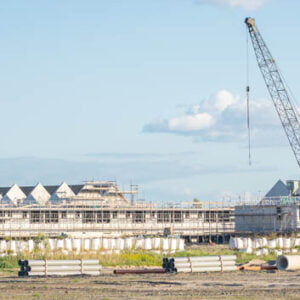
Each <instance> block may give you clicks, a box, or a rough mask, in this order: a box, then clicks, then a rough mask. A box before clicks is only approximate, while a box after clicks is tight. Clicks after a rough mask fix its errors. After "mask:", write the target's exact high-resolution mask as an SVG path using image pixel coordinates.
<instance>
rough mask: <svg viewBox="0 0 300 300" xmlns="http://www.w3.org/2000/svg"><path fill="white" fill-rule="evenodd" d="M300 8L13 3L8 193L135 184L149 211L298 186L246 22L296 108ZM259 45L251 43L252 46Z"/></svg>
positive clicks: (3, 178)
mask: <svg viewBox="0 0 300 300" xmlns="http://www.w3.org/2000/svg"><path fill="white" fill-rule="evenodd" d="M299 9H300V3H299V1H293V0H287V1H279V0H269V1H266V0H253V1H249V0H248V1H246V0H163V1H162V0H151V1H138V0H126V1H125V0H123V1H121V0H112V1H96V0H94V1H91V0H87V1H76V0H72V1H67V0H64V1H58V0H51V1H38V0H36V1H31V0H27V1H21V0H19V1H18V0H15V1H6V2H4V3H2V4H1V6H0V36H1V47H0V66H1V69H0V70H1V71H0V81H1V89H0V103H1V125H2V126H1V130H0V137H1V141H2V143H1V148H0V182H1V185H10V184H13V183H15V182H16V183H18V184H35V183H37V182H42V183H44V184H57V183H60V182H61V181H67V182H68V183H79V182H82V181H84V180H89V179H103V180H106V179H107V180H111V179H114V180H115V179H116V180H117V181H118V182H119V183H120V185H123V184H124V185H126V184H130V183H131V182H133V183H137V184H139V185H140V187H141V197H143V198H146V199H147V200H151V201H159V202H170V201H176V202H180V201H189V200H191V199H193V198H194V197H197V198H199V199H201V200H203V201H208V200H213V201H215V200H218V199H222V197H223V196H224V195H233V197H236V196H237V195H239V194H242V195H243V194H244V193H246V192H251V193H258V192H260V193H265V192H266V191H267V190H268V189H269V188H270V187H271V186H272V185H273V184H274V183H275V181H277V179H279V178H282V179H297V178H298V179H299V176H298V174H299V167H298V166H297V164H296V161H295V159H294V157H293V154H292V151H291V149H290V148H289V146H288V142H287V139H286V137H285V136H284V133H283V130H282V128H281V127H280V122H279V119H278V117H277V116H276V113H275V110H274V108H273V105H272V102H271V100H270V98H269V95H268V92H267V90H266V87H265V86H264V82H263V80H262V77H261V75H260V73H259V70H258V67H257V65H256V61H255V58H254V53H253V51H252V47H250V85H251V102H252V104H251V109H252V114H251V121H252V125H251V126H252V143H253V149H252V157H253V164H252V166H251V167H249V166H248V161H247V159H248V154H247V139H246V135H245V126H246V118H245V116H246V111H245V92H244V90H245V84H246V83H245V77H246V75H245V74H246V29H245V25H244V23H243V21H244V19H245V17H247V16H253V17H255V18H256V20H257V23H258V27H259V29H260V31H261V33H262V35H263V37H264V38H265V40H266V42H267V44H268V46H269V47H270V50H271V52H272V53H273V55H274V57H275V58H276V59H277V61H278V64H279V67H280V69H281V70H282V72H283V73H284V75H285V78H286V80H287V81H288V83H289V86H290V87H291V89H292V90H293V93H294V94H295V96H296V98H297V97H299V95H300V86H299V84H298V78H299V70H300V62H299V48H300V43H299V42H300V39H299V38H298V37H299V36H300V34H299V33H300V32H299V31H300V26H299V25H300V20H299V18H298V12H299ZM250 46H251V45H250Z"/></svg>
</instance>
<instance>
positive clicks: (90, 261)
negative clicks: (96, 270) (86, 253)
mask: <svg viewBox="0 0 300 300" xmlns="http://www.w3.org/2000/svg"><path fill="white" fill-rule="evenodd" d="M24 262H25V265H28V266H44V265H45V264H46V262H45V260H37V259H32V260H25V261H24ZM81 263H82V265H98V264H99V261H98V260H97V259H83V260H82V262H81V260H80V259H72V260H67V259H66V260H47V265H48V266H61V265H64V266H66V265H68V266H69V265H81Z"/></svg>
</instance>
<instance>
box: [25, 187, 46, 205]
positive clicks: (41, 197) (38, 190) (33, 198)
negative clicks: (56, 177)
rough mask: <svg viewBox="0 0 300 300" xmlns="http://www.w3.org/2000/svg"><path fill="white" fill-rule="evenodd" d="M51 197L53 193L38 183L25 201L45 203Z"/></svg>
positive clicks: (28, 202)
mask: <svg viewBox="0 0 300 300" xmlns="http://www.w3.org/2000/svg"><path fill="white" fill-rule="evenodd" d="M50 197H51V195H50V194H49V193H48V191H47V190H46V189H45V188H44V186H43V185H42V184H40V183H38V184H37V185H36V186H35V188H34V189H33V190H32V191H31V193H30V194H29V195H28V196H27V197H26V199H25V201H24V203H26V204H39V205H45V204H46V202H47V201H48V200H49V199H50Z"/></svg>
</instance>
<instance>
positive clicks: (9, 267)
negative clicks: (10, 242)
mask: <svg viewBox="0 0 300 300" xmlns="http://www.w3.org/2000/svg"><path fill="white" fill-rule="evenodd" d="M207 255H236V256H237V260H236V262H237V263H246V262H249V261H250V260H252V259H255V258H258V259H261V260H265V261H268V260H274V259H276V254H275V253H270V254H268V255H265V256H259V257H257V256H256V255H255V254H247V253H244V252H239V251H235V250H230V249H226V248H219V247H215V248H214V247H209V248H208V247H203V248H196V249H187V250H185V251H180V252H176V253H173V254H161V253H157V252H151V251H143V250H136V251H133V250H132V251H123V252H121V253H119V254H117V253H116V254H102V253H101V252H98V253H83V254H75V253H73V254H63V253H61V252H60V251H54V252H50V251H49V252H47V251H46V252H44V253H43V252H41V251H34V252H33V253H23V254H22V255H19V256H11V255H8V256H6V257H1V258H0V271H1V272H8V273H11V272H14V271H16V270H17V269H18V260H19V259H99V261H100V264H101V265H103V266H105V267H115V266H135V267H149V266H157V267H160V266H161V265H162V260H163V257H186V256H207Z"/></svg>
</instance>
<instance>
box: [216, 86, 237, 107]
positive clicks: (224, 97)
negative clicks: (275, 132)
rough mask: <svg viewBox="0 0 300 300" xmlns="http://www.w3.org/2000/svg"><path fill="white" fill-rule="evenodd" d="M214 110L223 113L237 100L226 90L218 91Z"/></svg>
mask: <svg viewBox="0 0 300 300" xmlns="http://www.w3.org/2000/svg"><path fill="white" fill-rule="evenodd" d="M214 98H215V108H216V109H217V110H219V111H221V112H222V111H224V110H225V109H226V108H227V107H228V106H230V105H233V104H235V103H237V102H238V98H237V97H235V96H234V95H233V94H232V93H230V92H228V91H227V90H220V91H218V92H217V93H216V94H215V95H214Z"/></svg>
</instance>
